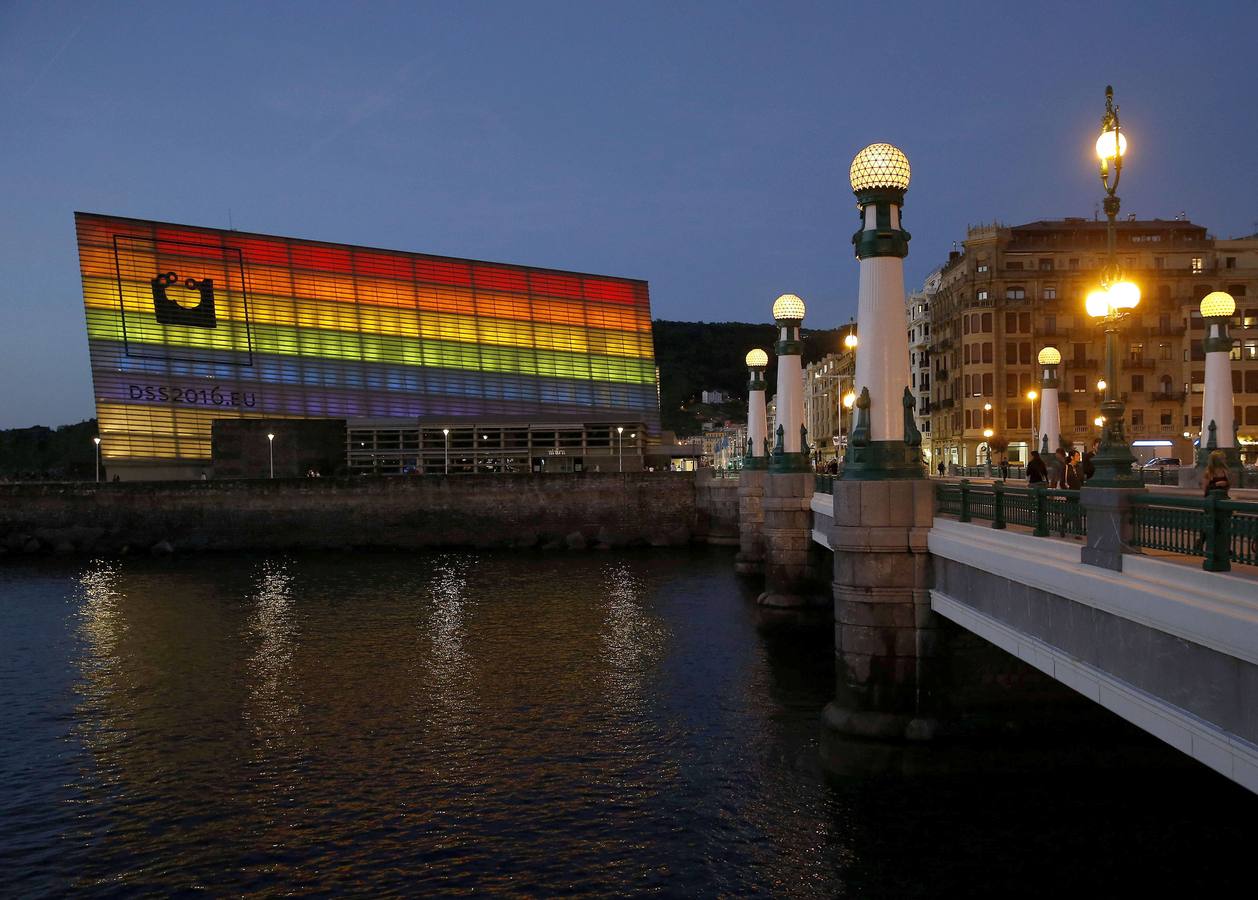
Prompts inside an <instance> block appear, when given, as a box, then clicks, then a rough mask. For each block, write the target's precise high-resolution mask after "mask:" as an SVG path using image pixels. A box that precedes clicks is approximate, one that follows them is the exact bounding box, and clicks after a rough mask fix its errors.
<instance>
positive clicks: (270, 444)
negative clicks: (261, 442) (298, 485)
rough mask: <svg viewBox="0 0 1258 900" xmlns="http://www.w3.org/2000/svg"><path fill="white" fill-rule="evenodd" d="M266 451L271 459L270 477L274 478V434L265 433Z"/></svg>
mask: <svg viewBox="0 0 1258 900" xmlns="http://www.w3.org/2000/svg"><path fill="white" fill-rule="evenodd" d="M266 449H267V452H268V453H269V454H270V457H271V477H272V478H274V477H275V433H274V432H271V431H268V432H267V433H266Z"/></svg>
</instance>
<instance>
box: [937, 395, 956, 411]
mask: <svg viewBox="0 0 1258 900" xmlns="http://www.w3.org/2000/svg"><path fill="white" fill-rule="evenodd" d="M954 406H956V401H955V400H953V399H952V398H950V397H945V398H944V399H943V400H940V401H939V408H940V409H952V407H954Z"/></svg>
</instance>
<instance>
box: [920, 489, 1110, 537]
mask: <svg viewBox="0 0 1258 900" xmlns="http://www.w3.org/2000/svg"><path fill="white" fill-rule="evenodd" d="M935 508H936V510H937V511H938V513H939V515H942V516H956V517H957V518H958V519H959V520H960V521H962V522H971V521H973V520H975V519H980V520H983V521H987V522H991V523H992V528H1004V527H1006V526H1007V525H1009V524H1013V525H1023V526H1026V527H1027V528H1030V529H1032V531H1033V533H1034V534H1036V535H1039V536H1041V537H1046V536H1048V535H1050V534H1058V535H1061V536H1062V537H1065V536H1066V535H1070V536H1072V537H1083V536H1084V535H1086V534H1087V532H1088V515H1087V511H1086V510H1085V509H1084V508H1083V506H1082V505H1081V504H1080V503H1079V492H1078V491H1058V490H1049V489H1048V488H1044V487H1031V488H1024V487H1009V486H1008V485H1007V484H1006V483H1005V482H1003V481H997V482H994V483H992V484H972V483H971V482H970V481H969V480H967V479H962V480H961V481H959V482H940V483H939V484H938V485H937V486H936V488H935Z"/></svg>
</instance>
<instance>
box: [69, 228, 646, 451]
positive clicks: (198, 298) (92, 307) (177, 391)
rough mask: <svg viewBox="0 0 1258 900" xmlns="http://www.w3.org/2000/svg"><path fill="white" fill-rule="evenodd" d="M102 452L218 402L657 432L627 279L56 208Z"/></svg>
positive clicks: (205, 422)
mask: <svg viewBox="0 0 1258 900" xmlns="http://www.w3.org/2000/svg"><path fill="white" fill-rule="evenodd" d="M75 226H76V229H77V233H78V244H79V261H80V267H81V270H82V275H83V299H84V303H85V305H86V310H87V331H88V345H89V348H90V352H91V362H92V380H93V385H94V389H95V395H96V411H97V417H98V419H99V423H100V424H99V427H100V434H101V438H102V441H101V451H102V454H103V455H104V456H105V457H106V458H107V459H112V460H128V461H136V462H140V461H151V462H167V463H181V462H182V463H203V462H205V461H206V460H208V459H209V458H210V425H211V422H213V420H215V419H222V418H266V419H275V418H302V419H306V418H337V419H340V418H359V417H373V418H411V417H416V418H417V417H425V418H446V419H459V418H466V417H474V418H477V419H481V420H484V419H493V418H496V417H500V416H501V417H526V418H531V419H534V420H536V421H546V420H547V418H548V417H553V416H555V415H564V416H569V415H574V414H575V415H582V416H587V417H591V418H593V417H599V418H602V419H605V420H615V419H619V418H623V419H625V420H626V421H633V422H645V423H646V424H647V426H648V428H649V429H651V430H658V423H659V405H658V400H657V394H656V380H655V360H654V348H653V345H652V340H651V308H650V298H649V296H648V293H647V285H646V282H643V281H636V280H632V279H625V278H607V277H602V276H594V275H581V274H575V273H572V272H559V271H554V270H550V269H535V268H528V267H525V266H512V265H502V264H497V263H483V262H475V261H471V260H464V259H451V258H448V257H438V256H428V255H424V254H420V253H401V252H394V251H387V250H371V249H366V248H362V247H353V246H347V245H343V244H325V243H320V242H317V241H304V240H297V239H293V238H281V237H270V236H267V235H259V234H247V233H243V232H237V231H221V230H218V229H213V228H195V227H190V226H184V225H168V224H163V223H159V222H146V221H140V220H136V219H123V218H118V217H114V216H103V215H95V214H88V213H76V214H75Z"/></svg>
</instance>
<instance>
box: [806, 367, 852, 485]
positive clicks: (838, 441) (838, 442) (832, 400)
mask: <svg viewBox="0 0 1258 900" xmlns="http://www.w3.org/2000/svg"><path fill="white" fill-rule="evenodd" d="M855 384H856V352H855V351H853V350H842V351H840V352H838V353H828V354H826V355H825V356H823V357H822V358H821V359H819V360H817V361H816V362H815V363H812V364H810V365H808V366H807V367H805V369H804V422H805V424H806V425H807V427H808V441H809V443H811V444H812V445H813V461H814V462H815V463H816V464H818V465H819V466H825V465H827V464H828V463H829V462H830V460H832V459H835V458H837V459H838V460H839V461H840V462H841V461H842V460H843V455H844V451H845V449H846V447H847V434H848V430H849V429H850V428H851V421H850V419H851V410H849V409H847V408H846V407H844V405H843V397H844V395H845V394H848V393H850V392H852V391H854V390H855Z"/></svg>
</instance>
